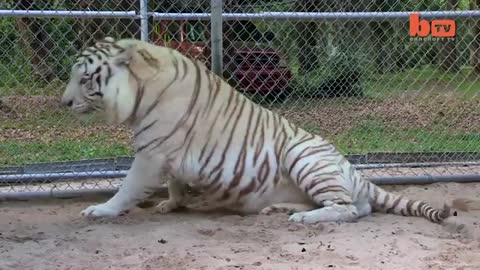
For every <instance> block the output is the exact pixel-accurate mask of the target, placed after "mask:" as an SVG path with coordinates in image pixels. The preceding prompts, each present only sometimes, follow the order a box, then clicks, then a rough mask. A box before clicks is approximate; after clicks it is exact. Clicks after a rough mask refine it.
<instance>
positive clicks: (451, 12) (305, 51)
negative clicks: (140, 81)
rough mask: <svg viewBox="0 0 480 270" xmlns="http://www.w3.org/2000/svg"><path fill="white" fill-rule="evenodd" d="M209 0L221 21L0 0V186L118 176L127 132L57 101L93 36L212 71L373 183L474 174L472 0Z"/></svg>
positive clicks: (477, 48)
mask: <svg viewBox="0 0 480 270" xmlns="http://www.w3.org/2000/svg"><path fill="white" fill-rule="evenodd" d="M212 2H215V1H212ZM218 2H220V4H221V6H220V7H221V8H222V10H223V16H222V18H221V20H223V21H215V20H217V19H219V18H218V17H214V15H213V14H212V17H210V12H211V1H210V0H182V1H154V0H149V1H145V0H143V1H133V0H127V1H122V0H112V1H87V0H78V1H59V0H57V1H53V0H51V1H48V0H43V1H42V0H40V1H35V0H23V1H1V0H0V197H15V196H16V197H18V196H20V197H21V196H34V195H35V196H53V195H54V194H56V192H58V194H60V193H61V194H64V195H65V194H66V195H65V196H71V195H73V194H76V193H82V192H90V191H92V192H93V191H95V192H96V191H102V192H103V191H107V192H109V191H113V190H115V188H117V187H118V185H119V183H120V181H121V180H120V177H121V176H123V175H125V173H126V171H127V170H128V168H129V166H130V163H131V158H130V156H131V154H132V149H131V133H130V131H129V130H128V129H127V128H125V127H111V126H107V125H106V124H104V123H103V122H102V121H100V120H99V119H98V118H97V117H96V116H91V117H89V118H88V119H77V118H76V117H75V116H73V115H72V114H71V113H70V112H68V111H67V110H66V109H64V108H61V107H60V105H59V97H60V96H61V94H62V92H63V90H64V85H65V82H66V80H67V79H68V76H69V70H70V67H71V64H72V60H73V57H74V55H75V54H76V53H77V52H78V51H79V50H80V49H81V48H83V47H84V46H86V45H90V44H91V43H92V42H93V41H94V40H95V39H97V38H102V37H104V36H105V35H110V36H113V37H116V38H125V37H134V38H138V39H140V38H142V39H146V40H148V41H149V42H152V43H155V44H158V45H163V46H169V47H172V48H176V49H178V50H179V51H181V52H182V53H184V54H186V55H189V56H190V57H193V58H197V59H200V60H201V61H203V62H205V63H206V64H207V66H209V67H211V68H212V69H215V68H220V70H221V71H222V73H223V74H222V75H223V77H224V78H225V79H226V80H228V81H229V82H230V83H231V84H232V85H234V86H235V87H236V88H237V89H238V91H241V92H243V93H244V94H246V95H247V96H249V97H251V98H252V99H253V100H254V101H255V102H257V103H259V104H261V105H262V106H265V107H268V108H269V109H272V110H274V111H276V112H279V113H281V114H282V115H284V116H285V117H287V118H288V119H290V120H291V121H293V122H295V123H296V124H298V125H300V126H302V127H304V128H305V129H307V130H309V131H312V132H315V133H318V134H321V135H322V136H324V137H326V138H327V139H329V140H330V141H331V142H333V143H334V144H335V145H336V146H337V147H338V148H339V149H340V150H341V152H342V153H343V154H345V155H347V156H348V158H349V159H350V160H351V161H352V162H353V163H354V164H356V166H357V167H358V168H360V169H362V171H363V172H364V174H365V175H366V176H368V177H371V178H372V179H373V180H376V181H378V182H382V181H383V182H385V183H387V182H389V181H390V180H391V179H397V180H398V179H400V180H402V179H403V180H404V181H406V180H408V179H410V181H415V182H416V183H420V182H422V181H423V182H429V181H434V180H435V181H447V180H452V179H456V180H458V181H470V180H478V178H479V177H480V97H479V93H480V80H479V78H480V77H479V75H480V12H479V11H478V10H479V9H480V8H479V7H480V1H479V0H470V1H465V0H428V1H421V2H418V1H414V0H408V1H366V0H348V1H329V0H303V1H294V0H283V1H281V0H280V1H259V0H252V1H248V0H228V1H217V4H218ZM416 12H419V13H420V18H410V15H411V14H412V13H416ZM439 20H442V21H439ZM215 23H217V26H218V25H220V27H217V28H215V26H214V27H212V24H215ZM218 23H220V24H218ZM220 28H221V31H214V32H212V31H211V30H212V29H217V30H220ZM452 34H453V35H452ZM439 35H440V37H438V36H439ZM214 39H215V40H214ZM212 40H214V41H215V42H217V43H215V42H211V41H212ZM218 41H220V42H219V43H218ZM212 45H213V46H212ZM218 48H220V49H221V51H218ZM215 53H217V54H215ZM215 55H221V57H215ZM212 65H213V67H212ZM219 65H220V66H219ZM395 177H397V178H395ZM412 179H413V180H412ZM62 192H63V193H62Z"/></svg>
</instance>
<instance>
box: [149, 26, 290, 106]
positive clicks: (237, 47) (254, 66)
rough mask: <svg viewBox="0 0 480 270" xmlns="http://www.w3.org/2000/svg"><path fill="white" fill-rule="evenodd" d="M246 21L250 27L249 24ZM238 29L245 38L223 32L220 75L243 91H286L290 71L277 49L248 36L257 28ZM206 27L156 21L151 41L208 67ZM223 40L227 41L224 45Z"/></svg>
mask: <svg viewBox="0 0 480 270" xmlns="http://www.w3.org/2000/svg"><path fill="white" fill-rule="evenodd" d="M248 23H250V24H249V26H250V27H252V25H253V24H252V23H251V22H248ZM253 27H255V26H254V25H253ZM241 29H243V30H244V31H243V35H244V36H247V37H248V38H242V37H241V35H242V33H229V34H226V35H225V36H226V37H225V38H224V47H225V49H224V62H223V65H224V69H225V71H226V72H225V74H224V76H225V77H227V78H228V79H229V80H230V82H232V83H233V84H234V85H235V86H237V89H238V90H240V91H243V92H248V93H260V94H263V95H267V96H268V95H273V96H275V97H277V96H279V94H286V92H287V89H288V85H289V82H290V80H291V77H292V74H291V71H290V70H289V69H288V67H287V65H286V61H285V60H284V59H283V57H282V56H281V54H280V52H279V51H277V50H275V49H274V48H272V47H269V46H268V45H266V42H258V41H257V42H256V41H255V40H250V39H252V38H253V39H255V38H254V37H255V36H258V30H256V29H253V30H255V31H257V34H252V33H251V32H252V31H249V32H246V31H245V28H241ZM209 30H210V29H209V28H208V26H207V24H206V23H205V22H199V21H189V20H181V21H172V20H168V21H167V20H164V21H159V22H158V24H157V25H156V26H155V28H154V31H155V38H154V43H155V44H158V45H163V46H167V47H170V48H174V49H177V50H179V51H180V52H182V53H183V54H185V55H188V56H190V57H192V58H195V59H200V60H201V61H203V62H204V63H205V64H206V65H207V66H208V67H210V55H211V50H210V47H209V42H208V40H209V38H210V37H209ZM227 35H229V36H231V37H227ZM256 39H257V40H258V38H256ZM226 42H228V43H229V44H228V45H226ZM230 43H231V44H230Z"/></svg>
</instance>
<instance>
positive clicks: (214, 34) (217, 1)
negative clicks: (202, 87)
mask: <svg viewBox="0 0 480 270" xmlns="http://www.w3.org/2000/svg"><path fill="white" fill-rule="evenodd" d="M210 9H211V10H210V12H211V15H210V33H211V35H210V37H211V45H212V56H211V61H212V71H213V72H214V73H215V74H217V75H218V76H222V75H223V72H222V71H223V31H222V24H223V18H222V12H223V1H222V0H211V1H210Z"/></svg>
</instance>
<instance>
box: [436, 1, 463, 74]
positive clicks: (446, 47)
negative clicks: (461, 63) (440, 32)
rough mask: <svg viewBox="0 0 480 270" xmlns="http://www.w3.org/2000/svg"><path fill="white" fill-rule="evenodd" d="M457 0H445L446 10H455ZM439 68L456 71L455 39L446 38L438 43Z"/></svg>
mask: <svg viewBox="0 0 480 270" xmlns="http://www.w3.org/2000/svg"><path fill="white" fill-rule="evenodd" d="M458 4H459V1H458V0H446V7H447V10H452V11H454V10H456V9H457V7H458ZM440 46H441V47H440V53H439V54H438V55H439V56H440V68H441V69H442V70H444V71H452V72H456V71H458V53H457V44H456V40H455V39H453V40H450V39H447V40H445V41H443V42H442V43H440Z"/></svg>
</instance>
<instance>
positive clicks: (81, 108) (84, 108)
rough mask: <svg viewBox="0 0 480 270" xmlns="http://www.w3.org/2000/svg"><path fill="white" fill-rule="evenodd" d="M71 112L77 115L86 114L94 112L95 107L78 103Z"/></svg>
mask: <svg viewBox="0 0 480 270" xmlns="http://www.w3.org/2000/svg"><path fill="white" fill-rule="evenodd" d="M72 110H73V112H74V113H77V114H88V113H91V112H93V111H95V110H96V109H95V107H94V106H92V105H91V104H88V103H80V104H75V105H73V106H72Z"/></svg>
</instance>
